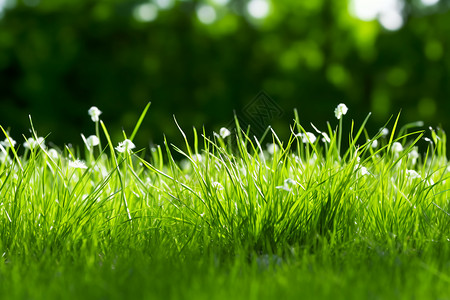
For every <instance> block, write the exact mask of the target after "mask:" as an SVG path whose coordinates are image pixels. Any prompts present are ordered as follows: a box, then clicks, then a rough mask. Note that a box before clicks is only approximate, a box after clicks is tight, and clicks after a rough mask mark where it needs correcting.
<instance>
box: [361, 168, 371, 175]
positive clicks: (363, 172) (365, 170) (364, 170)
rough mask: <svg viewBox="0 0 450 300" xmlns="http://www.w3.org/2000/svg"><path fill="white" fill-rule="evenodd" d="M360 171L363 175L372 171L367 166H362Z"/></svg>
mask: <svg viewBox="0 0 450 300" xmlns="http://www.w3.org/2000/svg"><path fill="white" fill-rule="evenodd" d="M359 171H360V172H361V176H364V175H368V174H370V172H369V171H368V170H367V168H366V167H361V168H360V169H359Z"/></svg>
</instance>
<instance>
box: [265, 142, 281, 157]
mask: <svg viewBox="0 0 450 300" xmlns="http://www.w3.org/2000/svg"><path fill="white" fill-rule="evenodd" d="M278 150H279V147H278V145H277V144H272V143H271V144H267V151H268V152H269V153H270V154H271V155H273V154H274V153H275V152H277V151H278Z"/></svg>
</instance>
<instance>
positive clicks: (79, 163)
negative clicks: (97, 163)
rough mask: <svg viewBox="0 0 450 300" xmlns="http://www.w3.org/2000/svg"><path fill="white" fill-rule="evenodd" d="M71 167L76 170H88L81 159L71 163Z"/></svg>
mask: <svg viewBox="0 0 450 300" xmlns="http://www.w3.org/2000/svg"><path fill="white" fill-rule="evenodd" d="M69 167H71V168H74V169H87V166H86V164H85V163H84V162H83V161H81V160H79V159H77V160H75V161H69Z"/></svg>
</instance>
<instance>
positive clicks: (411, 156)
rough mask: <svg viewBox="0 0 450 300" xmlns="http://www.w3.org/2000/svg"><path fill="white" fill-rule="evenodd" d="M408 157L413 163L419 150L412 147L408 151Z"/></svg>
mask: <svg viewBox="0 0 450 300" xmlns="http://www.w3.org/2000/svg"><path fill="white" fill-rule="evenodd" d="M408 158H409V159H410V160H411V163H412V164H413V165H415V164H416V162H417V159H418V158H419V152H417V148H416V147H414V148H413V149H412V150H411V152H409V153H408Z"/></svg>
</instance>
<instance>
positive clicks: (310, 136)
mask: <svg viewBox="0 0 450 300" xmlns="http://www.w3.org/2000/svg"><path fill="white" fill-rule="evenodd" d="M296 136H299V137H301V139H302V143H304V144H308V143H310V142H311V144H314V143H315V142H316V136H315V135H314V133H312V132H306V133H299V134H297V135H296Z"/></svg>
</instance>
